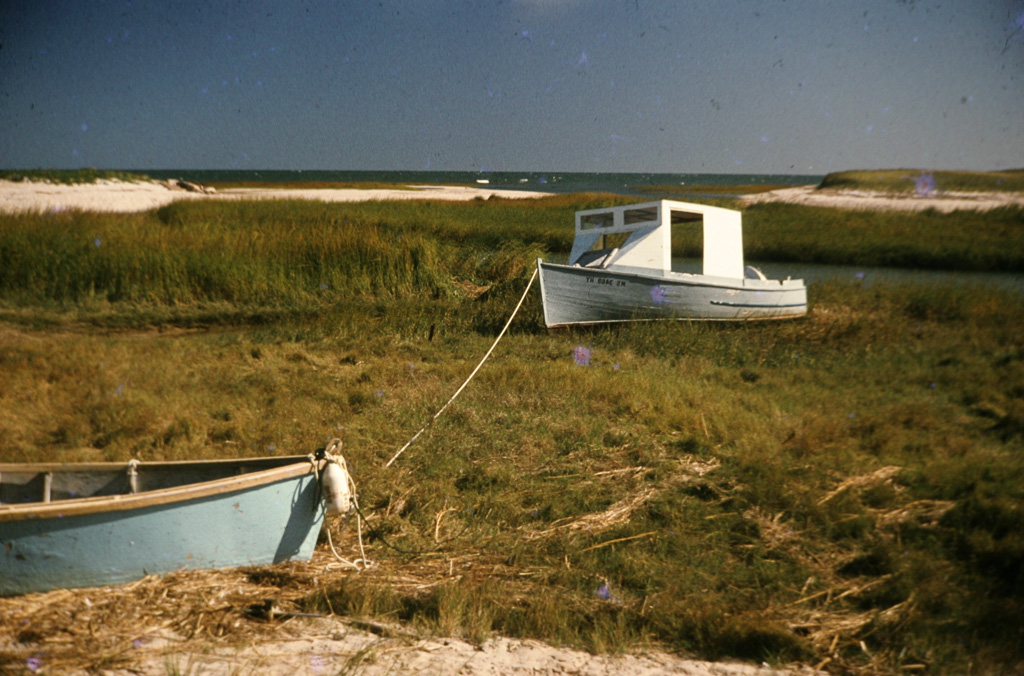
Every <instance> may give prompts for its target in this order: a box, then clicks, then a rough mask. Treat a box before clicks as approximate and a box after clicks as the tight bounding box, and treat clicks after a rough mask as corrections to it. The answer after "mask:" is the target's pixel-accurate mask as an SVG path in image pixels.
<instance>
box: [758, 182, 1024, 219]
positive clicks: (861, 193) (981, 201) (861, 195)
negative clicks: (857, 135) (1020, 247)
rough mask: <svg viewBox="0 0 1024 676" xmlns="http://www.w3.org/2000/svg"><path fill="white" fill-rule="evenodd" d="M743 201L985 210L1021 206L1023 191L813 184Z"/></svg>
mask: <svg viewBox="0 0 1024 676" xmlns="http://www.w3.org/2000/svg"><path fill="white" fill-rule="evenodd" d="M740 201H742V202H743V203H744V204H759V203H767V202H783V203H786V204H802V205H804V206H809V207H830V208H833V209H854V210H864V211H924V210H925V209H935V210H936V211H939V212H942V213H949V212H952V211H958V210H965V211H988V210H990V209H998V208H1000V207H1008V206H1024V194H1022V193H1015V192H977V193H972V192H938V193H935V194H933V195H929V196H921V195H918V194H916V193H901V194H890V193H877V192H869V191H866V190H830V189H822V190H818V189H816V188H815V186H813V185H803V186H797V187H795V188H784V189H782V190H772V191H771V192H764V193H756V194H752V195H744V196H743V197H741V198H740Z"/></svg>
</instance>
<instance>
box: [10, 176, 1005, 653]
mask: <svg viewBox="0 0 1024 676" xmlns="http://www.w3.org/2000/svg"><path fill="white" fill-rule="evenodd" d="M594 199H599V198H594V197H592V196H574V197H571V198H570V197H559V198H557V199H553V200H552V202H551V203H549V204H546V205H545V204H543V203H536V204H530V205H529V206H525V205H520V204H512V203H507V202H502V201H494V200H491V201H488V202H484V203H478V204H473V203H471V204H466V205H458V206H456V205H448V204H439V203H425V204H415V205H408V206H404V205H400V204H393V203H369V204H364V205H354V206H344V207H338V206H332V205H318V204H303V203H260V204H235V203H224V204H218V203H213V204H202V205H184V204H183V205H176V206H175V207H172V208H168V209H164V210H160V211H157V212H151V213H149V214H141V215H136V216H111V215H107V216H94V215H87V214H59V215H45V214H36V215H29V216H22V217H4V218H3V219H2V220H0V227H2V228H3V237H2V238H0V242H3V244H0V247H3V248H0V251H2V252H3V254H2V255H3V256H4V258H3V261H4V266H3V268H2V271H0V279H2V280H3V282H2V283H0V299H2V310H0V312H2V314H0V322H2V323H0V373H2V378H3V382H4V387H3V388H2V389H0V458H2V459H3V460H6V461H26V460H101V459H102V460H123V459H126V458H129V457H137V458H140V459H143V460H146V459H161V458H167V459H177V458H196V457H238V456H250V455H267V454H284V453H308V452H309V451H311V450H312V449H314V448H316V447H318V446H321V445H323V444H324V442H325V441H326V440H327V439H329V438H331V437H335V436H340V437H341V438H343V440H344V442H345V446H344V453H345V456H346V459H347V461H348V463H349V466H350V468H351V469H352V471H353V475H354V478H355V481H356V483H357V485H358V486H359V489H360V501H361V504H362V505H363V507H364V511H365V512H366V514H367V517H368V519H369V520H368V531H367V533H366V542H367V547H368V553H369V554H370V556H371V557H372V558H374V559H375V560H376V561H377V563H378V566H377V567H376V568H374V569H371V570H369V571H366V572H364V573H361V574H358V575H355V574H353V575H350V576H348V577H345V578H343V579H342V580H341V581H332V582H330V583H329V584H326V585H324V586H322V587H320V588H317V589H312V588H311V589H310V590H309V594H308V597H307V599H306V602H305V605H306V606H307V607H308V608H310V609H318V610H320V611H323V612H338V613H346V614H351V615H355V616H359V617H363V618H374V619H377V620H380V621H389V622H393V621H400V622H402V623H405V624H407V625H409V626H412V627H415V628H417V630H419V631H423V632H426V633H438V634H444V635H452V634H454V635H461V636H464V637H466V638H467V639H469V640H472V641H478V642H479V641H483V640H485V639H486V638H487V637H488V636H489V635H491V634H492V633H495V632H500V633H503V634H507V635H512V636H522V637H532V638H538V639H543V640H547V641H550V642H552V643H555V644H565V645H573V646H578V647H583V648H586V649H589V650H593V651H600V652H620V651H627V650H636V649H642V648H645V647H651V646H659V647H666V648H668V649H671V650H674V651H679V652H682V653H686V654H691V655H697V656H701V657H706V658H741V659H748V660H752V661H757V662H762V661H768V662H769V663H772V664H784V663H787V662H791V661H801V662H805V663H809V664H822V663H825V665H824V666H825V667H826V668H828V669H835V670H836V672H837V673H853V672H857V671H860V672H872V671H873V672H883V671H898V670H901V668H902V667H908V668H910V669H911V670H916V669H919V667H918V666H916V665H925V666H926V667H927V669H928V670H929V671H930V672H938V673H943V672H944V673H963V672H964V671H966V670H967V669H968V668H973V669H976V670H980V671H986V670H987V671H992V672H995V671H999V670H1005V669H1009V668H1014V667H1015V665H1018V664H1019V663H1020V660H1021V659H1024V649H1022V645H1024V644H1022V640H1024V636H1022V635H1021V629H1020V626H1021V625H1020V623H1019V622H1018V621H1016V618H1019V617H1020V616H1021V614H1022V612H1024V608H1022V599H1024V578H1022V576H1021V570H1024V539H1022V538H1021V537H1020V533H1021V532H1024V520H1022V516H1021V515H1022V510H1021V506H1022V504H1024V491H1022V489H1021V486H1022V485H1024V483H1022V481H1021V479H1022V477H1024V454H1022V452H1021V451H1022V444H1024V388H1022V387H1021V383H1022V382H1024V346H1022V344H1021V338H1020V330H1019V328H1020V326H1021V323H1022V313H1024V309H1022V304H1021V301H1020V296H1019V294H1015V293H1011V292H1002V291H993V290H982V289H976V288H967V287H962V286H959V285H948V286H942V285H940V286H928V287H924V286H920V285H914V284H906V285H885V284H873V285H871V286H860V285H858V284H853V283H830V284H814V285H812V287H811V289H810V293H809V296H810V298H811V303H812V307H811V312H810V314H809V316H808V317H807V318H805V319H803V320H799V321H792V322H779V323H761V324H725V325H717V324H716V325H712V324H701V323H686V322H680V323H652V324H627V325H622V326H610V327H603V328H599V329H595V328H590V329H575V330H563V331H558V332H547V331H544V330H542V329H541V328H540V326H539V325H540V321H539V318H540V303H539V300H538V299H537V294H536V293H535V292H534V293H531V295H530V296H529V297H528V301H527V303H526V304H525V306H524V309H523V310H522V311H521V314H520V316H519V317H518V318H517V320H516V322H515V323H514V324H513V327H512V329H511V330H510V332H509V334H508V335H507V336H506V337H505V339H504V341H503V342H502V343H501V344H500V345H499V347H498V349H497V350H496V351H495V353H494V355H493V356H492V357H491V360H490V361H489V362H488V364H487V365H486V367H485V368H484V369H483V370H482V371H481V372H480V373H479V374H478V376H477V378H476V379H475V380H474V381H473V382H472V383H471V385H470V387H469V388H467V390H466V391H465V392H464V393H463V394H462V396H461V397H460V398H459V399H458V400H457V401H456V402H455V403H454V404H453V405H452V406H451V407H450V408H449V410H448V411H447V412H446V413H445V415H444V416H442V417H441V418H439V419H438V420H437V422H436V423H435V424H434V425H433V426H432V427H431V428H430V429H429V430H428V431H427V432H426V433H425V434H424V435H423V436H421V437H420V439H418V440H417V442H416V443H415V444H414V445H413V446H411V447H410V448H409V449H408V450H407V451H406V452H405V454H404V455H403V456H402V457H401V458H400V459H399V460H398V461H397V463H396V464H395V465H394V466H393V467H391V468H388V469H385V468H384V463H385V462H386V461H387V460H388V459H390V458H391V457H392V455H393V454H394V452H395V451H396V450H397V449H398V448H399V447H401V446H402V445H403V444H404V443H405V442H406V441H407V440H408V439H409V438H410V437H411V436H412V435H413V434H414V433H416V432H417V431H418V430H419V429H420V428H421V427H422V426H423V424H425V423H426V421H427V420H428V419H429V418H430V417H431V416H432V415H433V413H434V412H435V411H436V410H437V409H438V408H439V407H440V406H441V405H442V404H443V403H444V402H445V401H447V400H448V398H449V397H450V396H451V394H452V393H453V392H454V390H455V388H456V387H458V385H460V384H461V383H462V381H463V380H464V379H465V377H466V376H467V375H468V374H469V373H470V372H471V371H472V369H473V367H474V366H475V365H476V362H477V360H478V359H479V357H480V356H481V355H482V354H483V353H484V352H485V351H486V350H487V348H488V347H489V346H490V344H491V342H492V341H493V339H494V336H495V335H496V333H497V331H498V330H499V328H500V325H501V324H502V323H503V321H504V320H505V319H506V318H507V316H508V312H509V311H510V310H511V307H512V304H513V303H514V302H515V300H518V297H519V294H521V293H522V290H523V288H524V287H525V285H526V282H527V280H528V279H529V274H530V273H531V272H532V264H533V261H534V259H535V258H536V256H537V255H542V254H543V255H552V254H553V253H557V252H559V251H563V249H561V248H560V247H562V246H567V242H568V238H569V236H570V233H571V228H570V227H569V225H568V223H571V213H572V211H574V210H575V209H577V208H582V207H581V206H580V205H583V204H589V203H590V202H591V201H592V200H594ZM567 214H568V218H566V216H567ZM749 214H750V215H751V216H752V220H753V222H754V224H753V229H754V231H755V233H753V234H752V239H753V243H754V245H755V246H757V245H758V244H757V242H758V241H764V236H765V234H766V233H769V232H770V233H772V236H784V235H785V234H786V233H785V231H786V230H787V229H794V230H796V229H802V230H803V232H805V233H812V232H814V231H815V229H816V228H820V227H821V224H820V223H819V222H818V220H817V217H818V214H817V212H814V211H812V210H794V211H781V212H774V211H772V210H767V209H766V210H763V211H762V210H760V208H759V210H756V211H755V210H751V212H749ZM773 214H781V216H779V217H778V218H777V219H776V218H774V217H772V215H773ZM801 216H803V217H804V218H805V221H806V222H801ZM837 218H838V217H837ZM1000 218H1001V217H1000V216H999V215H996V216H995V217H994V220H993V222H994V224H995V225H994V226H993V227H994V228H996V229H998V228H1001V227H1002V226H1000V225H999V223H1001V221H1000ZM777 220H778V221H781V222H784V223H787V224H788V227H783V226H780V225H778V223H776V222H775V221H777ZM844 222H845V221H842V220H838V221H837V222H836V224H835V225H834V226H833V227H834V228H835V229H837V230H842V229H844V228H848V227H856V226H854V225H842V223H844ZM935 223H936V225H934V227H935V228H936V229H937V231H939V233H946V232H948V231H951V230H952V229H954V228H955V226H954V224H952V223H948V222H945V221H936V222H935ZM474 224H476V227H475V228H474ZM889 227H891V228H897V227H899V224H898V223H893V222H889V221H884V222H879V223H878V224H877V227H875V228H873V229H869V231H870V232H873V233H874V234H873V235H872V234H868V235H865V238H864V239H865V241H866V242H869V243H870V242H872V241H882V240H884V239H885V237H884V230H885V228H889ZM978 227H979V228H981V227H983V226H982V225H980V224H979V226H978ZM772 228H777V230H775V231H772ZM759 230H760V233H758V232H757V231H759ZM33 233H34V234H33ZM97 237H99V238H100V240H101V246H99V247H96V246H95V239H96V238H97ZM804 237H805V241H809V240H810V239H811V236H810V234H805V235H804ZM873 237H874V238H875V239H872V238H873ZM1006 237H1008V238H1010V239H1007V240H1006V241H1007V242H1012V241H1015V240H1013V239H1012V238H1013V237H1016V235H1015V234H1014V233H1012V232H1010V233H1008V234H1006ZM759 238H761V239H760V240H759ZM794 238H795V239H794V241H797V240H799V238H797V237H796V236H795V235H794ZM11 240H14V241H16V242H17V246H11V245H8V244H7V242H9V241H11ZM360 240H361V241H360ZM911 240H912V238H909V237H908V238H907V242H908V243H907V244H904V245H902V246H905V247H910V244H909V242H911ZM972 241H973V242H978V243H979V247H983V246H987V245H985V244H984V242H985V238H984V237H978V238H976V239H975V240H972ZM928 246H930V243H928V242H922V244H921V246H920V247H919V250H922V251H925V250H927V247H928ZM90 247H91V248H90ZM108 247H109V248H108ZM1006 248H1010V245H1009V244H1007V245H1006ZM97 249H98V250H97ZM55 257H57V258H55ZM76 257H79V258H82V259H83V260H76ZM838 257H840V256H838V255H837V258H838ZM94 259H95V260H94ZM54 260H57V261H59V263H60V264H59V265H52V264H51V263H52V261H54ZM8 264H9V265H8ZM52 267H56V268H60V269H59V270H53V269H51V268H52ZM139 270H145V271H146V272H145V274H142V273H140V272H138V271H139ZM339 271H344V272H343V273H342V272H339ZM339 279H344V280H348V281H347V282H346V283H345V284H338V281H337V280H339ZM324 280H326V283H328V285H329V290H328V291H327V292H324V293H322V292H321V289H320V286H319V285H320V284H321V283H324ZM132 285H136V288H135V290H132ZM471 287H472V289H474V290H475V291H474V293H469V292H468V291H467V289H470V288H471ZM479 288H483V289H485V292H483V293H476V291H479ZM577 347H584V348H586V349H587V350H589V355H590V357H589V360H587V361H586V364H587V365H585V366H584V365H578V364H577V361H576V360H575V359H574V353H573V351H574V350H575V349H576V348H577ZM331 527H332V528H333V529H334V532H335V535H334V542H335V543H336V545H337V546H339V547H340V548H341V549H342V550H346V548H347V550H348V551H351V550H353V548H354V547H355V534H354V530H355V529H354V527H353V524H352V523H351V522H347V523H346V522H336V523H334V524H332V526H331ZM862 645H863V647H862ZM865 648H866V651H865Z"/></svg>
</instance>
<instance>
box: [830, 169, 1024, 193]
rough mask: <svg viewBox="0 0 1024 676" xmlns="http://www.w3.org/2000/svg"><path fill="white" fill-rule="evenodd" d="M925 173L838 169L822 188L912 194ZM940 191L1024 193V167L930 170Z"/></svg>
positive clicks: (903, 170)
mask: <svg viewBox="0 0 1024 676" xmlns="http://www.w3.org/2000/svg"><path fill="white" fill-rule="evenodd" d="M924 173H926V172H924V171H922V170H921V169H887V170H873V171H839V172H835V173H831V174H828V175H827V176H826V177H825V178H824V179H823V180H822V182H821V184H820V185H819V186H818V187H819V188H838V189H842V190H877V191H880V192H888V193H908V192H910V193H912V192H914V190H915V189H916V187H917V186H916V181H917V179H918V178H920V177H921V175H922V174H924ZM927 173H929V174H931V177H932V179H933V180H934V188H935V190H938V191H939V192H990V191H991V192H1022V191H1024V169H1014V170H1007V171H935V172H927Z"/></svg>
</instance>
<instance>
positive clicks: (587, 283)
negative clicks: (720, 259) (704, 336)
mask: <svg viewBox="0 0 1024 676" xmlns="http://www.w3.org/2000/svg"><path fill="white" fill-rule="evenodd" d="M537 265H538V267H539V269H540V285H541V298H542V300H543V305H544V323H545V324H546V325H547V326H548V327H556V326H569V325H573V324H597V323H605V322H628V321H656V320H701V321H752V320H767V319H789V318H794V317H802V316H804V315H805V314H807V289H806V287H805V286H804V284H803V281H802V280H786V281H776V280H762V279H728V278H721V277H708V276H705V275H682V274H672V275H670V276H662V275H659V274H651V275H646V274H639V273H633V272H624V271H619V270H615V269H614V268H607V269H595V268H585V267H577V266H567V265H557V264H554V263H545V262H543V261H538V262H537Z"/></svg>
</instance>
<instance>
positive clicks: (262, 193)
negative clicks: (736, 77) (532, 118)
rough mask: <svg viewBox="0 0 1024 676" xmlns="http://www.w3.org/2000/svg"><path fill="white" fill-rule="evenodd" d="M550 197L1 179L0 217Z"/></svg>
mask: <svg viewBox="0 0 1024 676" xmlns="http://www.w3.org/2000/svg"><path fill="white" fill-rule="evenodd" d="M547 194H548V193H542V192H528V191H523V190H497V189H492V188H472V187H463V186H430V185H422V186H412V189H405V190H398V189H395V190H390V189H373V190H361V189H331V188H326V189H301V188H279V189H278V188H228V189H225V190H218V191H216V192H212V193H210V192H201V191H193V190H187V189H183V188H180V187H176V186H175V185H173V183H172V182H163V181H138V182H127V181H116V180H99V181H96V182H95V183H81V184H75V185H64V184H58V183H45V182H35V181H4V180H0V212H5V213H22V212H46V211H62V210H81V211H104V212H122V213H124V212H139V211H148V210H150V209H157V208H159V207H162V206H165V205H167V204H170V203H171V202H176V201H182V200H265V199H279V200H280V199H285V200H288V199H291V200H295V199H300V200H319V201H322V202H366V201H373V200H417V199H418V200H423V199H430V200H451V201H467V200H473V199H477V198H481V199H489V198H491V197H500V198H503V199H533V198H537V197H545V196H547Z"/></svg>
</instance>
